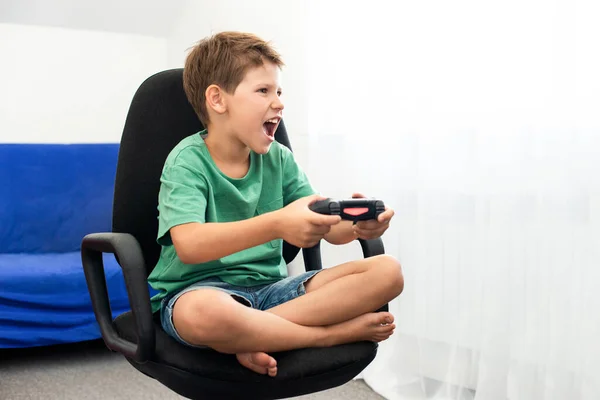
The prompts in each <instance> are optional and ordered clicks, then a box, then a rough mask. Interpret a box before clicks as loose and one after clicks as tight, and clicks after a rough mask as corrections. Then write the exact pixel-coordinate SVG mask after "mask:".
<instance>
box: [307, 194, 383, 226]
mask: <svg viewBox="0 0 600 400" xmlns="http://www.w3.org/2000/svg"><path fill="white" fill-rule="evenodd" d="M309 208H310V209H311V210H312V211H314V212H317V213H319V214H325V215H339V216H340V217H342V219H344V220H347V221H353V222H354V223H356V222H357V221H368V220H373V219H377V217H378V216H379V214H381V213H382V212H384V211H385V205H384V204H383V201H381V200H375V199H364V198H361V199H347V200H333V199H325V200H319V201H317V202H315V203H313V204H311V205H310V206H309Z"/></svg>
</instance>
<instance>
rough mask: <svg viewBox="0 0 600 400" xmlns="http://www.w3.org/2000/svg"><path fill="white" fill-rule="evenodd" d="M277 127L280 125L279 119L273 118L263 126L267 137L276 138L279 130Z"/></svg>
mask: <svg viewBox="0 0 600 400" xmlns="http://www.w3.org/2000/svg"><path fill="white" fill-rule="evenodd" d="M277 125H279V118H271V119H269V120H267V121H265V123H264V124H263V131H264V133H265V135H267V136H268V137H270V138H274V137H275V131H276V130H277Z"/></svg>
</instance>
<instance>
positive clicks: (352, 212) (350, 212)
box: [344, 207, 369, 217]
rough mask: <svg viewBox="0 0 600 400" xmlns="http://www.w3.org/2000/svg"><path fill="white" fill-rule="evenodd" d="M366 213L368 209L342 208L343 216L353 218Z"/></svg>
mask: <svg viewBox="0 0 600 400" xmlns="http://www.w3.org/2000/svg"><path fill="white" fill-rule="evenodd" d="M367 212H369V209H368V208H367V207H356V208H344V214H348V215H352V216H355V217H356V216H357V215H362V214H364V213H367Z"/></svg>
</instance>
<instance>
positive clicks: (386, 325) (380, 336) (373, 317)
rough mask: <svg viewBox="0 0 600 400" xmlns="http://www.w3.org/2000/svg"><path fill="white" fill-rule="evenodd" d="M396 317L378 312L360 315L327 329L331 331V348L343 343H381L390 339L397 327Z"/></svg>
mask: <svg viewBox="0 0 600 400" xmlns="http://www.w3.org/2000/svg"><path fill="white" fill-rule="evenodd" d="M393 322H394V316H393V315H392V314H390V313H389V312H376V313H367V314H363V315H359V316H358V317H356V318H353V319H351V320H348V321H345V322H341V323H339V324H335V325H330V326H329V327H327V328H328V329H330V330H331V336H330V337H329V342H330V344H329V345H331V346H334V345H336V344H342V343H351V342H358V341H361V340H369V341H371V342H381V341H382V340H386V339H387V338H389V337H390V336H391V335H392V333H394V329H395V328H396V325H394V324H393Z"/></svg>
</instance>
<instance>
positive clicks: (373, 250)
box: [358, 238, 385, 258]
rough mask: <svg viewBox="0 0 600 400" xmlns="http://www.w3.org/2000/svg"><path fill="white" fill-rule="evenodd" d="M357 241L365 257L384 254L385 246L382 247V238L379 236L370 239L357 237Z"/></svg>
mask: <svg viewBox="0 0 600 400" xmlns="http://www.w3.org/2000/svg"><path fill="white" fill-rule="evenodd" d="M358 241H359V243H360V247H362V252H363V256H364V257H365V258H369V257H373V256H378V255H381V254H385V248H384V247H383V240H381V238H377V239H370V240H365V239H358Z"/></svg>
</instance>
